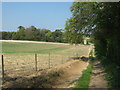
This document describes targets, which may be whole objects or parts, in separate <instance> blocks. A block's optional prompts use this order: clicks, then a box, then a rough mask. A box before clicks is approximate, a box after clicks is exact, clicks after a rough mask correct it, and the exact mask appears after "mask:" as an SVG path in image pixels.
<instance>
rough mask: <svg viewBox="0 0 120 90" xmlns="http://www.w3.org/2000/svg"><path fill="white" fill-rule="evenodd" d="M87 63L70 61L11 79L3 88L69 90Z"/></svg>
mask: <svg viewBox="0 0 120 90" xmlns="http://www.w3.org/2000/svg"><path fill="white" fill-rule="evenodd" d="M88 64H89V63H88V62H84V61H81V60H72V61H69V62H67V63H65V64H61V65H58V66H55V67H52V68H51V69H45V70H42V71H38V72H36V73H35V74H32V75H29V76H23V77H15V78H11V81H6V82H5V83H4V85H3V87H9V88H11V87H12V88H70V87H74V84H75V83H74V82H76V80H78V78H80V76H81V75H82V71H83V70H85V69H86V68H87V66H88Z"/></svg>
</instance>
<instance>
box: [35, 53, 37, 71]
mask: <svg viewBox="0 0 120 90" xmlns="http://www.w3.org/2000/svg"><path fill="white" fill-rule="evenodd" d="M35 70H36V71H37V54H36V53H35Z"/></svg>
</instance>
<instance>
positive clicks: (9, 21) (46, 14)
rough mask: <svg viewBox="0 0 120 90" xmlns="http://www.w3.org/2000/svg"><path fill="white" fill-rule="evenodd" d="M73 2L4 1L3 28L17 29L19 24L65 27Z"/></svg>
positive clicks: (49, 27)
mask: <svg viewBox="0 0 120 90" xmlns="http://www.w3.org/2000/svg"><path fill="white" fill-rule="evenodd" d="M71 5H72V2H3V3H2V29H3V30H7V31H14V30H17V27H18V26H24V27H30V26H31V25H34V26H36V27H37V28H46V29H50V30H52V31H54V30H55V29H64V27H65V22H66V20H67V18H70V17H71V12H70V6H71Z"/></svg>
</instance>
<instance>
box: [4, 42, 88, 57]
mask: <svg viewBox="0 0 120 90" xmlns="http://www.w3.org/2000/svg"><path fill="white" fill-rule="evenodd" d="M88 48H89V46H83V45H79V46H73V45H64V44H63V45H59V44H45V43H43V44H42V43H20V42H3V43H2V53H14V54H18V53H39V54H48V53H49V52H50V53H54V54H58V55H73V54H76V53H78V54H79V55H80V56H81V55H86V54H87V53H88Z"/></svg>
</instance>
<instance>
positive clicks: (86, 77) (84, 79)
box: [75, 61, 93, 88]
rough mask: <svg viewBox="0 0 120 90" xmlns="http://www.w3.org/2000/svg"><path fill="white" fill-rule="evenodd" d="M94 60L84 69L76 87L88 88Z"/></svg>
mask: <svg viewBox="0 0 120 90" xmlns="http://www.w3.org/2000/svg"><path fill="white" fill-rule="evenodd" d="M92 66H93V61H91V62H90V63H89V65H88V67H87V69H86V70H84V71H83V74H82V76H81V77H80V79H79V81H78V83H77V84H76V86H75V88H88V86H89V82H90V77H91V73H92V69H93V67H92Z"/></svg>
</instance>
